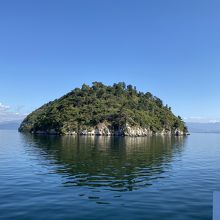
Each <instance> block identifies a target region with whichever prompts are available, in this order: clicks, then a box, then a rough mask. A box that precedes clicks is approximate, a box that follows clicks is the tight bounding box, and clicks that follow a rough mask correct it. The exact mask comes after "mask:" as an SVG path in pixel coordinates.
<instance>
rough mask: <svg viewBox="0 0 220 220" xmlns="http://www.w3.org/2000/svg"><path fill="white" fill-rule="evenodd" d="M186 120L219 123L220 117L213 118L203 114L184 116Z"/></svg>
mask: <svg viewBox="0 0 220 220" xmlns="http://www.w3.org/2000/svg"><path fill="white" fill-rule="evenodd" d="M184 120H185V121H186V122H196V123H217V122H220V117H216V118H211V117H202V116H192V117H188V118H184Z"/></svg>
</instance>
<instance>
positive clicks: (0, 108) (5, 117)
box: [0, 102, 26, 122]
mask: <svg viewBox="0 0 220 220" xmlns="http://www.w3.org/2000/svg"><path fill="white" fill-rule="evenodd" d="M25 116H26V114H22V113H20V112H14V111H12V109H11V108H10V106H8V105H4V104H2V103H1V102H0V122H6V121H17V120H23V119H24V118H25Z"/></svg>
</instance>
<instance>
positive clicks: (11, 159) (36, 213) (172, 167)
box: [0, 131, 220, 220]
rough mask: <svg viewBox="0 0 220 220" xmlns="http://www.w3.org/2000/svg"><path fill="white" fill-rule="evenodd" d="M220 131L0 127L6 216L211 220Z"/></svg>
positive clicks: (219, 169) (219, 182)
mask: <svg viewBox="0 0 220 220" xmlns="http://www.w3.org/2000/svg"><path fill="white" fill-rule="evenodd" d="M213 191H220V134H192V135H190V136H189V137H186V138H183V137H172V138H170V137H152V138H150V137H145V138H143V137H140V138H129V137H125V138H124V137H77V136H76V137H75V136H71V137H57V136H33V135H24V134H20V133H18V132H17V131H0V219H3V220H7V219H16V220H19V219H22V220H26V219H27V220H32V219H33V220H35V219H36V220H42V219H55V220H56V219H65V220H68V219H80V220H83V219H96V220H97V219H105V220H110V219H126V220H130V219H132V220H133V219H137V220H138V219H145V220H146V219H147V220H148V219H149V220H196V219H199V220H211V219H212V194H213Z"/></svg>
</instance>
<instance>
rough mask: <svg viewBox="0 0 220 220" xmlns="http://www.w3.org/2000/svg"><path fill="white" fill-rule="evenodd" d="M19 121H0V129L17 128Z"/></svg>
mask: <svg viewBox="0 0 220 220" xmlns="http://www.w3.org/2000/svg"><path fill="white" fill-rule="evenodd" d="M20 124H21V121H5V122H0V130H18V128H19V126H20Z"/></svg>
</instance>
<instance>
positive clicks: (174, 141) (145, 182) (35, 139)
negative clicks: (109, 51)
mask: <svg viewBox="0 0 220 220" xmlns="http://www.w3.org/2000/svg"><path fill="white" fill-rule="evenodd" d="M23 140H24V142H25V145H26V146H27V148H26V149H27V151H28V150H29V151H30V147H31V152H35V153H37V154H38V156H40V157H41V160H43V161H47V162H48V163H49V165H52V166H53V168H54V172H55V173H59V174H61V175H63V176H64V178H63V179H64V182H63V184H64V185H65V186H86V187H91V188H98V187H99V189H100V187H102V188H103V189H105V190H115V191H128V190H129V191H132V190H135V189H139V188H141V187H146V186H149V185H151V184H153V181H157V180H160V181H161V179H162V178H166V175H167V172H169V170H170V169H172V167H171V165H170V164H171V162H172V161H173V159H175V158H176V154H181V152H182V151H183V147H184V142H185V140H186V139H185V138H184V137H162V136H159V137H139V138H133V137H94V136H91V137H90V136H88V137H86V136H81V137H79V136H63V137H58V136H34V135H23Z"/></svg>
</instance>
